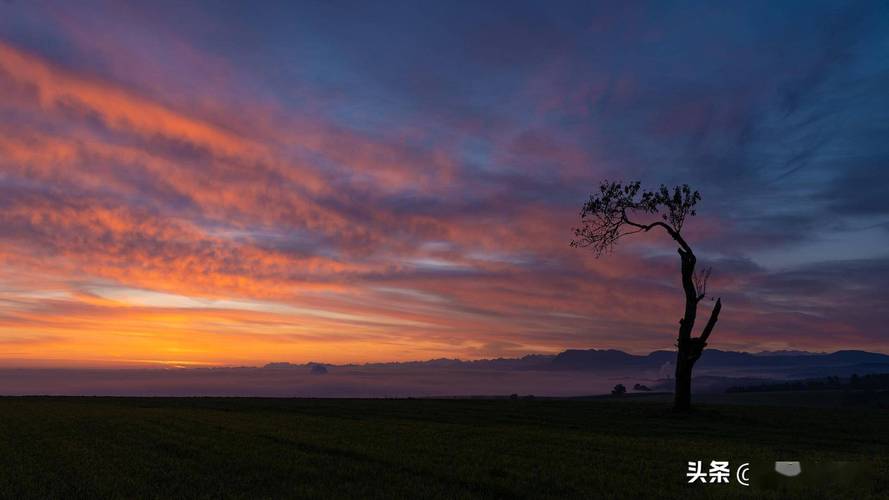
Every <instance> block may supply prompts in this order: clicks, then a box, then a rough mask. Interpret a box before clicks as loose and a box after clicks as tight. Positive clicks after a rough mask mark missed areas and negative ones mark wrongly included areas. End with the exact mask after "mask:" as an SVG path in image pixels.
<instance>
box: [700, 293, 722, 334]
mask: <svg viewBox="0 0 889 500" xmlns="http://www.w3.org/2000/svg"><path fill="white" fill-rule="evenodd" d="M721 310H722V299H716V305H715V306H713V311H712V312H711V313H710V319H709V320H707V324H706V325H705V326H704V331H703V332H701V342H704V343H706V342H707V339H708V338H709V337H710V333H712V332H713V327H714V326H716V321H718V320H719V311H721Z"/></svg>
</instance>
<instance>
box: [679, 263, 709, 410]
mask: <svg viewBox="0 0 889 500" xmlns="http://www.w3.org/2000/svg"><path fill="white" fill-rule="evenodd" d="M679 256H680V257H681V259H682V290H683V291H684V292H685V314H684V315H683V316H682V319H681V320H679V338H678V339H677V340H676V388H675V391H674V400H673V409H674V410H676V411H688V410H689V409H690V408H691V369H692V367H693V366H694V362H695V361H697V357H695V352H694V342H693V340H692V338H691V332H692V329H693V328H694V326H695V317H696V316H697V313H698V296H697V290H696V289H695V285H694V273H695V263H696V261H697V259H696V258H695V255H694V254H693V253H692V252H691V249H687V250H684V249H682V248H680V249H679ZM701 349H703V346H701ZM698 356H700V354H699V353H698Z"/></svg>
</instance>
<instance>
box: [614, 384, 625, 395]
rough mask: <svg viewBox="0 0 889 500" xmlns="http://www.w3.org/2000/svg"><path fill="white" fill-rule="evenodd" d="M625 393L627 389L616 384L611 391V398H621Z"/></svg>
mask: <svg viewBox="0 0 889 500" xmlns="http://www.w3.org/2000/svg"><path fill="white" fill-rule="evenodd" d="M626 393H627V388H626V387H625V386H624V385H623V384H617V385H616V386H614V389H611V395H612V396H623V395H624V394H626Z"/></svg>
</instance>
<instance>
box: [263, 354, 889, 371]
mask: <svg viewBox="0 0 889 500" xmlns="http://www.w3.org/2000/svg"><path fill="white" fill-rule="evenodd" d="M675 356H676V354H675V352H673V351H654V352H652V353H649V354H647V355H636V354H628V353H626V352H623V351H619V350H615V349H601V350H600V349H586V350H581V349H569V350H566V351H563V352H561V353H559V354H556V355H540V354H534V355H528V356H524V357H521V358H497V359H482V360H473V361H462V360H459V359H447V358H441V359H432V360H428V361H409V362H393V363H368V364H365V365H360V366H362V367H365V368H399V369H423V368H436V369H466V370H472V369H485V370H507V371H508V370H541V371H584V372H604V373H608V372H625V371H629V370H631V371H639V372H658V371H661V372H663V371H665V370H669V368H670V367H671V366H672V363H673V360H674V358H675ZM319 364H323V363H315V362H311V363H306V364H290V363H280V362H279V363H269V364H267V365H265V367H266V368H279V369H281V368H283V369H286V368H305V367H307V366H314V365H319ZM326 366H335V365H326ZM344 366H347V367H357V366H359V365H344ZM695 369H696V371H698V372H699V373H701V374H704V373H710V372H727V371H730V372H743V373H768V374H771V375H775V374H782V375H788V376H801V377H802V376H820V375H823V374H825V373H829V374H831V375H850V374H852V373H860V374H863V373H877V372H889V355H886V354H880V353H874V352H867V351H854V350H846V351H837V352H833V353H811V352H805V351H772V352H762V353H749V352H738V351H721V350H719V349H707V350H705V351H704V354H703V356H701V359H700V360H699V361H698V363H697V365H696V367H695Z"/></svg>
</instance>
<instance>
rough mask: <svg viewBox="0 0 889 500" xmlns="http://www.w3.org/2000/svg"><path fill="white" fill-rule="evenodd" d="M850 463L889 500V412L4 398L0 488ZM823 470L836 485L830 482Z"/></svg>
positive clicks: (618, 491)
mask: <svg viewBox="0 0 889 500" xmlns="http://www.w3.org/2000/svg"><path fill="white" fill-rule="evenodd" d="M711 459H722V460H730V461H731V462H732V463H733V464H735V463H740V462H741V461H743V462H756V461H774V460H800V461H802V462H803V463H804V464H807V463H815V462H819V463H820V462H830V461H853V462H859V463H866V464H870V465H871V466H872V467H873V470H871V471H870V473H869V474H867V475H866V476H865V477H864V478H863V479H862V480H859V481H857V482H856V483H854V484H853V485H852V486H850V485H848V484H846V485H845V486H842V487H839V486H831V485H830V484H827V485H825V484H822V485H818V486H807V487H802V488H794V489H792V490H786V491H785V490H782V489H780V488H781V487H777V488H778V489H774V488H773V489H762V488H760V489H758V490H756V491H757V493H756V497H770V498H837V497H847V498H887V496H889V495H887V493H886V492H887V491H889V474H887V472H889V412H886V411H885V410H866V409H859V410H852V409H824V408H787V407H783V408H782V407H752V406H705V407H701V408H699V409H698V410H697V411H695V412H694V413H693V414H691V415H677V414H674V413H672V412H671V411H670V410H669V408H668V406H667V405H666V404H664V403H660V402H653V403H645V402H635V403H632V404H628V403H627V402H624V401H571V400H540V399H538V400H522V399H519V400H509V399H503V400H299V399H246V398H245V399H216V398H194V399H191V398H180V399H153V398H144V399H141V398H47V397H39V398H37V397H35V398H0V496H2V497H4V498H52V497H55V498H97V497H98V498H102V497H126V498H152V497H168V498H169V497H173V498H194V497H203V498H219V497H240V498H263V497H269V498H272V497H307V498H325V497H340V498H471V497H494V498H536V497H551V498H566V497H571V498H574V497H577V498H679V497H691V498H724V497H729V498H751V497H754V496H753V493H754V491H752V490H751V489H744V488H743V487H741V486H739V485H735V484H731V485H728V486H726V485H709V484H708V485H695V486H689V485H687V484H686V477H685V472H686V468H687V462H688V461H689V460H704V461H709V460H711ZM822 479H823V478H822ZM850 488H852V489H850Z"/></svg>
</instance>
